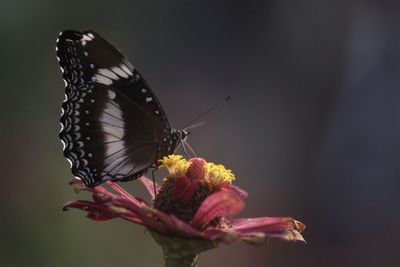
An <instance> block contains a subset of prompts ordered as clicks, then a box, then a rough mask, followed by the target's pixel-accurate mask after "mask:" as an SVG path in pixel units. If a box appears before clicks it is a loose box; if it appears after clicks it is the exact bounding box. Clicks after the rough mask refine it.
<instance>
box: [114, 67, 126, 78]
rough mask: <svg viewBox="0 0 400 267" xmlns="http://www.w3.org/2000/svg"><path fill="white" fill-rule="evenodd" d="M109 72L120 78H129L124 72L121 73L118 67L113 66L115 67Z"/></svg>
mask: <svg viewBox="0 0 400 267" xmlns="http://www.w3.org/2000/svg"><path fill="white" fill-rule="evenodd" d="M111 70H112V71H113V72H114V73H115V74H117V75H118V76H119V77H122V78H125V79H126V78H128V77H129V76H128V75H129V74H128V73H126V72H125V71H123V70H122V69H121V68H120V67H117V66H115V67H112V68H111Z"/></svg>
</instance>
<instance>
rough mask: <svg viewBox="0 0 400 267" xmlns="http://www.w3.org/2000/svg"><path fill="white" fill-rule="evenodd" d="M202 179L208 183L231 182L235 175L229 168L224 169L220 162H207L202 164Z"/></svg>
mask: <svg viewBox="0 0 400 267" xmlns="http://www.w3.org/2000/svg"><path fill="white" fill-rule="evenodd" d="M204 170H205V173H204V180H205V181H206V182H207V183H209V184H210V185H219V184H222V183H232V181H233V180H235V175H234V174H233V173H232V171H231V170H228V169H225V167H224V166H223V165H221V164H218V165H217V164H214V163H212V162H207V163H206V164H204Z"/></svg>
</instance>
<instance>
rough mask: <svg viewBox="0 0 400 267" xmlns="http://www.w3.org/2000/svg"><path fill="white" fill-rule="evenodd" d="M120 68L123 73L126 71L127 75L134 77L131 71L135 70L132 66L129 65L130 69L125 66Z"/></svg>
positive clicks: (122, 65)
mask: <svg viewBox="0 0 400 267" xmlns="http://www.w3.org/2000/svg"><path fill="white" fill-rule="evenodd" d="M119 67H120V68H121V69H122V70H123V71H125V72H126V74H128V75H129V76H132V75H133V73H132V71H131V70H133V67H132V65H131V64H129V67H130V68H128V67H127V66H126V65H125V64H121V65H119Z"/></svg>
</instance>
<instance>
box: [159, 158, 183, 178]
mask: <svg viewBox="0 0 400 267" xmlns="http://www.w3.org/2000/svg"><path fill="white" fill-rule="evenodd" d="M158 162H159V163H160V167H164V168H166V169H167V171H168V172H169V174H170V175H172V176H180V175H184V174H185V173H186V171H187V169H188V168H189V166H190V164H191V163H190V162H188V161H186V160H185V159H184V158H183V157H182V156H180V155H169V156H165V157H163V158H162V159H160V160H159V161H158Z"/></svg>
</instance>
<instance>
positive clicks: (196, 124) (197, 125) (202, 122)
mask: <svg viewBox="0 0 400 267" xmlns="http://www.w3.org/2000/svg"><path fill="white" fill-rule="evenodd" d="M204 124H205V122H204V121H200V122H198V123H195V124H192V125H189V126H187V127H185V128H183V129H182V130H185V131H186V132H188V133H190V131H188V130H190V129H193V128H197V127H200V126H203V125H204Z"/></svg>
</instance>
